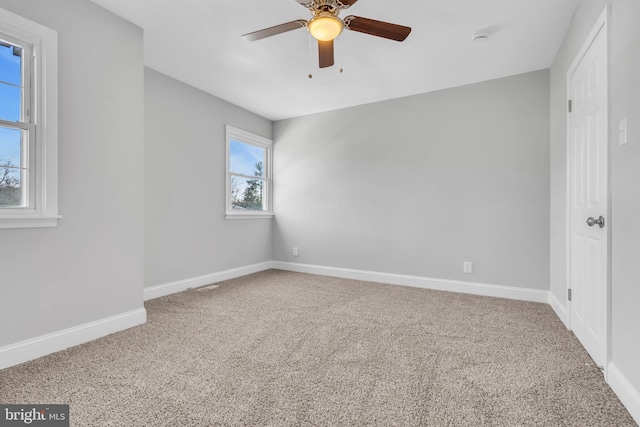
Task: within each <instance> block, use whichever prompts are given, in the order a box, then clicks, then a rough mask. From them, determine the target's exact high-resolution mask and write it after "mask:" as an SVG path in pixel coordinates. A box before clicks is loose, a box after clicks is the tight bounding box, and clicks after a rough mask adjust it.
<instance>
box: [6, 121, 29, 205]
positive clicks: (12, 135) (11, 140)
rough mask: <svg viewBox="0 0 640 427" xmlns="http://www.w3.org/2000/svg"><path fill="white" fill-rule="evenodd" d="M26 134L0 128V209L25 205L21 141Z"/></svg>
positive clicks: (22, 145)
mask: <svg viewBox="0 0 640 427" xmlns="http://www.w3.org/2000/svg"><path fill="white" fill-rule="evenodd" d="M25 133H26V132H24V131H21V130H19V129H12V128H7V127H3V126H0V208H1V207H17V206H23V205H24V204H25V200H24V198H23V197H24V191H23V189H24V188H25V186H24V185H23V183H24V181H25V173H26V169H24V168H23V167H22V166H23V163H24V162H23V149H24V148H23V147H24V144H23V143H22V141H23V139H25V138H26V135H25Z"/></svg>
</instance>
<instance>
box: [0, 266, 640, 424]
mask: <svg viewBox="0 0 640 427" xmlns="http://www.w3.org/2000/svg"><path fill="white" fill-rule="evenodd" d="M219 285H220V286H219V287H212V288H211V289H199V290H190V291H186V292H182V293H179V294H174V295H170V296H167V297H164V298H159V299H155V300H152V301H149V302H148V303H147V304H146V307H147V310H148V319H149V321H148V323H147V324H146V325H143V326H140V327H137V328H133V329H130V330H127V331H123V332H120V333H117V334H113V335H110V336H108V337H105V338H102V339H100V340H96V341H93V342H90V343H87V344H84V345H81V346H78V347H74V348H72V349H69V350H66V351H62V352H59V353H56V354H53V355H50V356H47V357H43V358H41V359H38V360H35V361H32V362H29V363H25V364H22V365H19V366H16V367H13V368H9V369H5V370H3V371H0V403H68V404H70V405H71V420H72V425H73V426H118V427H122V426H127V427H129V426H158V427H159V426H510V427H511V426H581V427H584V426H598V427H601V426H635V425H636V424H635V423H634V421H633V419H632V418H631V417H630V415H629V414H628V412H627V411H626V410H625V408H624V407H623V406H622V404H621V403H620V402H619V401H618V399H617V398H616V397H615V395H614V393H613V392H612V391H611V389H610V388H609V387H608V386H607V384H606V383H605V382H604V380H603V377H602V374H601V372H600V371H599V370H598V369H597V368H596V367H595V366H594V364H593V362H592V360H591V359H590V358H589V356H588V355H587V353H586V352H585V351H584V349H583V348H582V347H581V345H580V344H579V342H578V341H577V340H576V339H575V337H574V336H573V335H572V334H571V333H570V332H569V331H567V329H566V328H565V327H564V326H563V325H562V323H561V322H560V320H559V319H558V318H557V317H556V316H555V314H554V313H553V311H552V310H551V308H550V307H548V306H547V305H544V304H536V303H528V302H520V301H511V300H504V299H496V298H486V297H478V296H470V295H462V294H454V293H447V292H438V291H430V290H424V289H415V288H409V287H400V286H391V285H381V284H376V283H365V282H358V281H353V280H345V279H336V278H329V277H320V276H312V275H305V274H298V273H290V272H283V271H277V270H270V271H266V272H262V273H257V274H253V275H250V276H246V277H243V278H239V279H234V280H230V281H227V282H223V283H220V284H219Z"/></svg>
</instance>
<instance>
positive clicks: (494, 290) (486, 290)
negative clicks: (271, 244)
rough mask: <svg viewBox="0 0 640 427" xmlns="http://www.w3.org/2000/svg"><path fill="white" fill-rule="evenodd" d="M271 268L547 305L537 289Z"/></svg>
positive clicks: (346, 270)
mask: <svg viewBox="0 0 640 427" xmlns="http://www.w3.org/2000/svg"><path fill="white" fill-rule="evenodd" d="M272 268H277V269H280V270H286V271H295V272H299V273H309V274H317V275H321V276H333V277H341V278H344V279H354V280H363V281H369V282H376V283H387V284H391V285H401V286H411V287H415V288H423V289H433V290H437V291H448V292H459V293H464V294H472V295H481V296H488V297H496V298H507V299H514V300H521V301H530V302H540V303H545V304H548V303H549V292H548V291H541V290H537V289H529V288H518V287H511V286H502V285H492V284H487V283H474V282H462V281H456V280H446V279H434V278H430V277H420V276H408V275H403V274H391V273H381V272H376V271H365V270H353V269H349V268H336V267H325V266H318V265H309V264H298V263H291V262H282V261H273V262H272Z"/></svg>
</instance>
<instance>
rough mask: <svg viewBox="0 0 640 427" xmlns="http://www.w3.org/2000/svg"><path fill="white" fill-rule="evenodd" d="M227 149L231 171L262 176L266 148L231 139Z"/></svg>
mask: <svg viewBox="0 0 640 427" xmlns="http://www.w3.org/2000/svg"><path fill="white" fill-rule="evenodd" d="M229 150H230V153H229V163H230V170H231V172H232V173H236V174H240V175H245V176H259V177H264V157H265V153H266V151H267V150H265V149H264V148H263V147H257V146H255V145H252V144H245V143H244V142H240V141H236V140H233V139H232V140H231V141H230V146H229Z"/></svg>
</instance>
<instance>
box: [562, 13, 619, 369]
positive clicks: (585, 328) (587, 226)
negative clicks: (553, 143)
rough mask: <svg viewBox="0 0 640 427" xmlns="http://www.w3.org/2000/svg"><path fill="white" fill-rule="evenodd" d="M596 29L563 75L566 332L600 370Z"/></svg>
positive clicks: (601, 54)
mask: <svg viewBox="0 0 640 427" xmlns="http://www.w3.org/2000/svg"><path fill="white" fill-rule="evenodd" d="M601 25H602V26H601V27H600V28H599V30H598V28H597V27H596V29H594V33H595V38H594V35H593V34H594V33H592V35H591V38H590V39H589V40H587V45H586V46H587V49H586V51H585V50H584V49H583V51H582V53H583V55H581V56H579V57H578V58H576V62H575V63H574V64H577V65H576V66H575V67H574V68H572V69H570V71H569V93H570V100H571V107H570V108H571V112H570V114H569V143H570V147H569V160H570V165H569V191H570V195H569V197H570V201H569V206H570V207H569V221H570V226H569V232H570V241H569V245H570V247H569V255H570V264H569V268H570V272H569V280H570V284H569V285H570V292H571V302H570V303H569V304H570V316H571V320H570V325H571V329H572V330H573V332H574V334H575V335H576V337H578V339H579V340H580V342H581V343H582V344H583V345H584V347H585V349H586V350H587V351H588V352H589V354H590V355H591V357H592V358H593V360H594V362H596V364H597V365H598V366H605V360H606V355H607V341H606V340H607V335H606V334H607V319H608V317H607V316H608V313H607V307H608V303H607V297H608V291H607V290H608V281H607V280H608V250H609V240H608V231H607V230H608V228H609V224H608V218H607V214H608V198H609V197H608V186H607V177H608V170H607V161H608V160H607V155H608V137H607V135H608V129H607V127H608V120H607V117H608V112H607V108H608V103H607V33H606V21H605V23H603V24H601ZM590 42H591V43H590ZM589 43H590V44H589ZM571 70H573V71H571Z"/></svg>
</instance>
